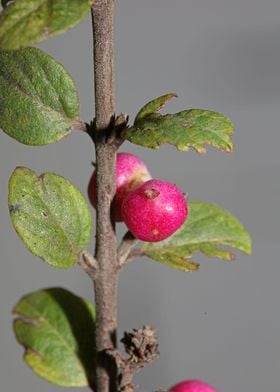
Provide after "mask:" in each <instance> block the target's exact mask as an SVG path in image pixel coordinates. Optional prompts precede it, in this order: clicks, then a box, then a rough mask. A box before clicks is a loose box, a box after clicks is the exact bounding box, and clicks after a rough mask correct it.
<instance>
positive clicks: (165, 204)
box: [122, 179, 188, 242]
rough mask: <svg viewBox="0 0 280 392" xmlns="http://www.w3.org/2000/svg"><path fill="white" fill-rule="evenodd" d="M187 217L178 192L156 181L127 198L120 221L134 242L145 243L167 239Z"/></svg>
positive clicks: (182, 200)
mask: <svg viewBox="0 0 280 392" xmlns="http://www.w3.org/2000/svg"><path fill="white" fill-rule="evenodd" d="M187 215H188V207H187V203H186V200H185V197H184V195H183V193H182V192H181V191H180V189H179V188H177V186H176V185H174V184H171V183H170V182H167V181H161V180H156V179H153V180H149V181H147V182H145V183H143V184H142V185H140V186H139V187H137V188H136V189H134V191H132V192H130V193H129V194H127V196H126V198H125V199H124V201H123V204H122V217H123V220H124V222H125V223H126V225H127V227H128V229H129V230H130V231H131V232H132V234H133V235H134V236H135V237H136V238H139V239H140V240H142V241H147V242H157V241H162V240H164V239H165V238H167V237H169V236H170V235H171V234H173V233H174V232H175V231H176V230H178V229H179V227H180V226H181V225H182V224H183V223H184V222H185V220H186V218H187Z"/></svg>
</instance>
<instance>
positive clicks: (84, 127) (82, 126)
mask: <svg viewBox="0 0 280 392" xmlns="http://www.w3.org/2000/svg"><path fill="white" fill-rule="evenodd" d="M73 127H74V129H76V130H78V131H82V132H88V129H89V127H90V125H89V124H87V123H86V122H84V121H82V120H77V121H75V122H74V124H73Z"/></svg>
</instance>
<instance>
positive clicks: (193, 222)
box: [141, 202, 251, 271]
mask: <svg viewBox="0 0 280 392" xmlns="http://www.w3.org/2000/svg"><path fill="white" fill-rule="evenodd" d="M220 246H230V247H232V248H235V249H238V250H241V251H243V252H245V253H247V254H250V253H251V238H250V235H249V233H248V231H247V230H246V229H245V228H244V226H242V224H241V223H240V222H239V221H238V220H237V219H236V218H235V217H234V216H232V215H231V214H230V213H229V212H227V211H226V210H224V209H223V208H221V207H219V206H217V205H215V204H210V203H205V202H191V203H189V217H188V219H187V220H186V222H185V223H184V225H183V226H182V227H181V228H180V229H179V230H178V231H177V232H176V233H174V234H173V235H172V236H171V237H169V238H167V239H166V240H164V241H161V242H155V243H145V244H144V245H143V247H142V249H141V253H142V254H143V255H146V256H148V257H150V258H152V259H153V260H155V261H158V262H160V263H162V264H166V265H169V266H170V267H173V268H176V269H180V270H183V271H193V270H196V269H197V268H198V267H199V264H197V263H194V262H193V261H192V256H193V254H194V253H196V252H198V251H201V252H202V253H204V254H205V255H207V256H209V257H217V258H220V259H223V260H232V259H233V258H234V254H233V253H232V252H231V251H229V250H227V249H221V248H220Z"/></svg>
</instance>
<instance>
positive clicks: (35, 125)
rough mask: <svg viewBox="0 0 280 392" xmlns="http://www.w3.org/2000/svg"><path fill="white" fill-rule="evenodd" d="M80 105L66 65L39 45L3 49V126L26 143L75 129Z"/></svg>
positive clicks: (40, 142) (0, 115) (0, 57)
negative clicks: (8, 50)
mask: <svg viewBox="0 0 280 392" xmlns="http://www.w3.org/2000/svg"><path fill="white" fill-rule="evenodd" d="M79 112H80V105H79V99H78V94H77V90H76V86H75V83H74V81H73V80H72V78H71V76H70V75H69V74H68V73H67V72H66V70H65V69H64V68H63V66H62V65H61V64H59V63H57V62H56V61H55V60H54V59H53V58H52V57H51V56H49V55H47V54H46V53H44V52H42V51H41V50H39V49H36V48H27V49H22V50H19V51H16V52H0V128H2V129H3V131H4V132H6V133H7V134H8V135H10V136H11V137H12V138H14V139H16V140H18V141H19V142H21V143H23V144H29V145H44V144H50V143H54V142H56V141H58V140H60V139H61V138H63V137H64V136H66V135H68V134H69V132H70V131H71V130H72V129H74V128H75V127H76V125H77V121H78V120H79Z"/></svg>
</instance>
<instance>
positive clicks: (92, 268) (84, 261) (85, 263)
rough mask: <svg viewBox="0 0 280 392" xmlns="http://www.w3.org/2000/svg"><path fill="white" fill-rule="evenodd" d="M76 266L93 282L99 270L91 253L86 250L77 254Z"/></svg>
mask: <svg viewBox="0 0 280 392" xmlns="http://www.w3.org/2000/svg"><path fill="white" fill-rule="evenodd" d="M78 264H79V266H80V267H82V269H83V270H84V271H85V272H86V273H87V274H88V275H89V276H90V277H91V279H93V280H95V278H96V276H97V273H98V269H99V268H98V264H97V260H96V259H95V257H94V256H93V255H92V254H91V253H89V252H88V251H87V250H83V251H82V252H81V253H80V254H79V258H78Z"/></svg>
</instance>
